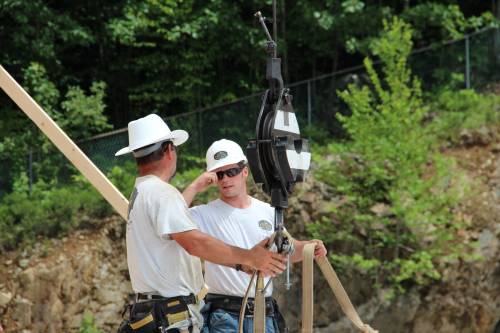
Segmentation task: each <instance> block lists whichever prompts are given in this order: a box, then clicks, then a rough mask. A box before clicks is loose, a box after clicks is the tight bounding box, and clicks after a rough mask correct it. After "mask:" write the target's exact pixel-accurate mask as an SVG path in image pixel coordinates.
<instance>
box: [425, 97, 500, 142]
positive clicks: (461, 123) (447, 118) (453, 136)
mask: <svg viewBox="0 0 500 333" xmlns="http://www.w3.org/2000/svg"><path fill="white" fill-rule="evenodd" d="M431 109H432V110H433V111H434V112H435V114H436V118H435V119H434V120H433V122H432V124H431V125H430V129H431V131H433V132H434V133H435V134H436V135H437V136H438V137H439V138H440V139H441V140H447V141H450V142H452V143H458V141H459V137H460V132H461V131H462V130H463V129H468V130H470V129H476V128H479V127H481V126H487V127H490V126H491V127H495V126H498V125H500V96H498V95H495V94H479V93H477V92H475V91H473V90H459V91H453V90H448V89H445V90H443V91H441V92H440V93H439V94H438V96H437V97H436V98H435V100H434V101H433V103H432V104H431Z"/></svg>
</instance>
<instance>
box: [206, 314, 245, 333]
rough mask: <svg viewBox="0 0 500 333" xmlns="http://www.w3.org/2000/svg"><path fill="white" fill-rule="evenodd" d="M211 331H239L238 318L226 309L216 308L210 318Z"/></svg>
mask: <svg viewBox="0 0 500 333" xmlns="http://www.w3.org/2000/svg"><path fill="white" fill-rule="evenodd" d="M209 327H210V333H227V332H237V331H238V319H236V318H234V317H233V316H232V315H231V314H229V313H227V312H225V311H224V310H215V311H214V312H212V314H211V315H210V319H209Z"/></svg>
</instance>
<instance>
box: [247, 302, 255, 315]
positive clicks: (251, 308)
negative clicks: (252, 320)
mask: <svg viewBox="0 0 500 333" xmlns="http://www.w3.org/2000/svg"><path fill="white" fill-rule="evenodd" d="M254 310H255V307H254V302H248V303H247V311H248V313H249V314H251V315H253V311H254Z"/></svg>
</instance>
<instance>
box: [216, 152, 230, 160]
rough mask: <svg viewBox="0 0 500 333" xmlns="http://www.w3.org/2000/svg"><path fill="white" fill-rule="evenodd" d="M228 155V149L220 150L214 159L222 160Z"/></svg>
mask: <svg viewBox="0 0 500 333" xmlns="http://www.w3.org/2000/svg"><path fill="white" fill-rule="evenodd" d="M226 157H227V151H219V152H217V153H215V155H214V160H217V161H218V160H222V159H223V158H226Z"/></svg>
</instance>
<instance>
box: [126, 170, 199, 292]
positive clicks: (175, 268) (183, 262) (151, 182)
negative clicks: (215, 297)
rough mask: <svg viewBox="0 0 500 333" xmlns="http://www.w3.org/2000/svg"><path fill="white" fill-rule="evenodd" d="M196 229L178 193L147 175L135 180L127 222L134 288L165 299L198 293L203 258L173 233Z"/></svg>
mask: <svg viewBox="0 0 500 333" xmlns="http://www.w3.org/2000/svg"><path fill="white" fill-rule="evenodd" d="M193 229H197V225H196V223H195V222H194V221H193V220H192V219H191V218H190V215H189V212H188V210H187V205H186V202H185V201H184V198H183V197H182V195H181V194H180V193H179V191H178V190H177V189H176V188H175V187H173V186H172V185H170V184H168V183H166V182H164V181H162V180H161V179H160V178H158V177H156V176H153V175H148V176H144V177H139V178H137V179H136V181H135V188H134V192H133V193H132V196H131V198H130V204H129V215H128V222H127V262H128V269H129V272H130V281H131V283H132V289H134V292H136V293H146V292H154V293H159V294H160V295H162V296H165V297H173V296H179V295H184V296H186V295H189V294H190V293H194V294H196V293H198V292H199V290H200V289H201V288H202V286H203V275H202V271H201V262H200V259H199V258H197V257H194V256H191V255H190V254H189V253H187V252H186V251H185V250H184V248H182V247H181V246H180V245H179V244H178V243H177V242H176V241H174V240H172V239H171V238H170V234H172V233H178V232H183V231H188V230H193Z"/></svg>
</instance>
